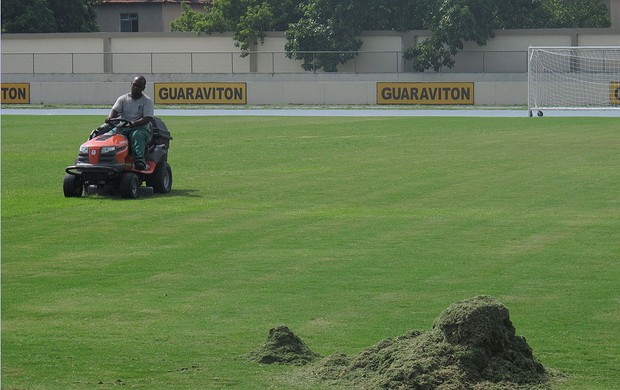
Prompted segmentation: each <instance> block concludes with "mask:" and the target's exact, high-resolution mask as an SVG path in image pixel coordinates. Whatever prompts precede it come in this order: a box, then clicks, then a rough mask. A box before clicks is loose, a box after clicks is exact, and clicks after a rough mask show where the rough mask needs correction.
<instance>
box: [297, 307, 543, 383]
mask: <svg viewBox="0 0 620 390" xmlns="http://www.w3.org/2000/svg"><path fill="white" fill-rule="evenodd" d="M287 329H288V328H287ZM295 337H296V338H297V336H295ZM297 339H298V338H297ZM295 343H296V344H297V343H301V344H302V345H303V346H304V347H305V348H307V347H306V346H305V344H303V341H301V340H299V341H298V342H297V341H296V342H295ZM298 350H301V349H298ZM306 354H309V355H306ZM302 355H304V356H305V357H304V358H303V359H302V360H303V361H304V362H312V361H313V360H316V359H317V355H316V354H315V353H314V352H311V351H310V350H309V349H307V350H305V349H304V352H303V353H302ZM294 362H295V364H299V363H300V362H301V360H299V359H296V360H294ZM302 364H303V363H302ZM307 370H308V371H306V372H305V373H304V374H303V376H304V377H306V376H310V377H311V378H312V379H311V380H312V381H319V382H322V383H324V384H325V385H329V386H333V387H353V388H366V389H443V390H449V389H450V390H457V389H458V390H461V389H471V390H477V389H546V388H550V383H549V376H548V374H547V372H546V370H545V368H544V367H543V365H542V364H541V363H540V362H539V361H538V360H536V359H535V358H534V356H533V353H532V349H531V348H530V347H529V345H528V344H527V342H526V341H525V338H523V337H521V336H517V335H516V334H515V328H514V326H513V325H512V322H511V321H510V316H509V313H508V309H507V308H506V307H505V306H504V305H503V304H502V303H500V302H499V301H497V300H496V299H495V298H492V297H489V296H478V297H474V298H472V299H469V300H465V301H461V302H457V303H455V304H453V305H451V306H450V307H448V308H447V309H446V310H444V311H443V312H442V313H441V314H440V315H439V317H438V318H437V319H436V320H435V322H434V324H433V328H432V329H431V330H430V331H428V332H421V331H411V332H409V333H408V334H406V335H403V336H400V337H397V338H395V339H386V340H383V341H381V342H379V343H378V344H376V345H375V346H373V347H371V348H368V349H366V350H364V351H362V352H361V353H359V354H357V355H354V356H347V355H344V354H340V353H337V354H335V355H332V356H328V357H326V358H323V359H321V360H320V361H318V362H316V363H315V364H313V365H312V366H310V367H308V369H307Z"/></svg>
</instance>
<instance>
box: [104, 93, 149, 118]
mask: <svg viewBox="0 0 620 390" xmlns="http://www.w3.org/2000/svg"><path fill="white" fill-rule="evenodd" d="M112 109H113V110H116V112H118V113H119V115H120V116H121V118H122V119H125V120H127V121H132V122H134V121H137V120H138V119H142V118H143V117H145V116H149V117H152V116H153V115H154V108H153V100H151V98H150V97H148V96H147V95H145V94H142V97H140V99H138V100H133V99H132V98H131V94H129V93H128V94H125V95H123V96H121V97H119V98H118V99H116V103H114V106H112Z"/></svg>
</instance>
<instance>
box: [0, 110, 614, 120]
mask: <svg viewBox="0 0 620 390" xmlns="http://www.w3.org/2000/svg"><path fill="white" fill-rule="evenodd" d="M109 112H110V110H109V109H93V108H84V109H80V108H49V109H48V108H41V109H37V108H23V109H21V108H8V109H2V110H1V111H0V113H1V114H2V115H98V116H104V117H105V116H107V115H108V113H109ZM544 114H545V117H547V116H554V117H556V116H558V117H620V109H609V110H596V111H584V110H549V111H546V112H545V113H544ZM155 115H156V116H161V117H165V116H312V117H321V116H343V117H424V116H427V117H447V116H449V117H495V118H508V117H513V118H517V117H527V116H528V112H527V110H510V109H505V110H502V109H488V110H485V109H462V110H450V109H446V110H433V109H429V110H415V109H412V110H406V109H401V110H390V109H329V108H327V109H312V108H308V109H289V108H285V109H263V108H257V109H243V110H237V109H168V108H165V109H155Z"/></svg>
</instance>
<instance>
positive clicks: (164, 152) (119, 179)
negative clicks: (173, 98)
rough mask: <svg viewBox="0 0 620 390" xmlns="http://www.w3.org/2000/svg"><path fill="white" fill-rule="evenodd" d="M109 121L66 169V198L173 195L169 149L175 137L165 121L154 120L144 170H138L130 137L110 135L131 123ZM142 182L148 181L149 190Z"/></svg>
mask: <svg viewBox="0 0 620 390" xmlns="http://www.w3.org/2000/svg"><path fill="white" fill-rule="evenodd" d="M109 122H110V124H108V123H106V124H104V125H101V126H99V127H97V128H96V129H95V130H93V131H92V132H91V133H90V136H89V137H88V138H89V139H88V141H86V142H85V143H83V144H82V145H81V146H80V151H79V153H78V157H77V160H75V164H74V165H71V166H68V167H67V168H65V172H66V175H65V178H64V182H63V190H64V193H65V197H81V196H83V195H93V194H100V195H120V196H121V197H122V198H137V197H138V196H139V195H145V194H151V193H153V192H155V193H168V192H170V190H171V189H172V169H171V168H170V165H169V164H168V148H169V146H170V141H171V140H172V137H171V136H170V131H168V128H167V127H166V125H165V124H164V122H163V121H162V120H161V119H159V118H156V117H154V118H153V119H152V120H151V123H150V125H151V130H152V137H151V140H150V142H149V143H148V144H147V145H146V148H145V151H144V157H145V159H146V163H147V167H146V169H144V170H138V169H136V168H135V166H134V158H133V155H132V154H131V151H130V147H129V141H128V139H127V137H126V136H124V135H121V134H112V133H109V131H110V130H112V129H113V128H114V127H120V128H122V127H128V126H129V122H128V121H126V120H123V119H118V118H116V119H112V120H110V121H109ZM142 182H146V186H145V187H142Z"/></svg>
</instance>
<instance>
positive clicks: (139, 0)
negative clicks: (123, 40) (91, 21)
mask: <svg viewBox="0 0 620 390" xmlns="http://www.w3.org/2000/svg"><path fill="white" fill-rule="evenodd" d="M208 2H209V0H103V1H101V3H100V4H98V5H97V6H96V7H95V9H96V10H97V23H98V24H99V29H100V31H102V32H168V31H170V22H172V21H173V20H175V19H177V18H178V17H179V16H180V15H181V12H182V9H181V3H187V4H189V6H190V7H191V8H192V9H194V10H195V11H203V10H204V7H205V5H206V4H207V3H208Z"/></svg>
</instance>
